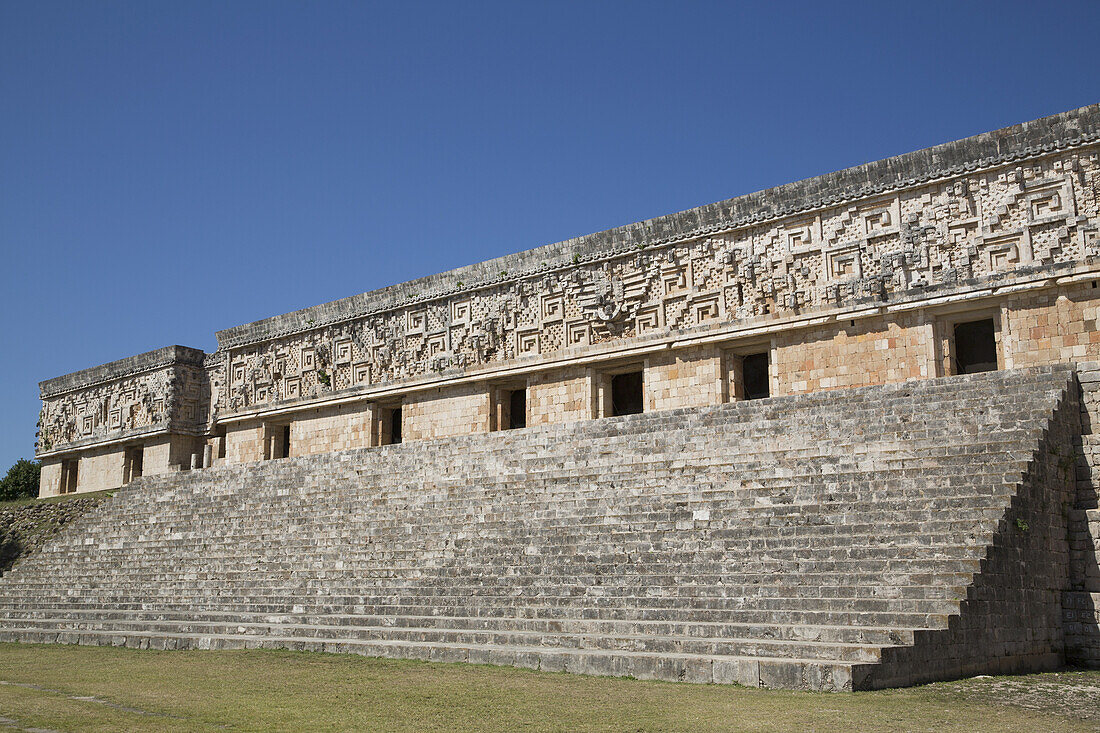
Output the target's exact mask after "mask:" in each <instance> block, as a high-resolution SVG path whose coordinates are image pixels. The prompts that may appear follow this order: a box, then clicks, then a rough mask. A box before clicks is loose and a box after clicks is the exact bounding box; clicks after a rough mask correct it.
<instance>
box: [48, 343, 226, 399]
mask: <svg viewBox="0 0 1100 733" xmlns="http://www.w3.org/2000/svg"><path fill="white" fill-rule="evenodd" d="M205 356H206V355H205V354H204V353H203V352H202V351H200V350H199V349H192V348H190V347H187V346H165V347H163V348H160V349H155V350H154V351H147V352H145V353H144V354H138V355H136V356H129V357H126V358H125V359H119V360H117V361H112V362H108V363H107V364H102V365H100V366H97V367H91V368H90V369H82V370H81V371H79V372H73V373H71V374H66V375H64V376H61V377H54V378H53V379H47V380H44V381H42V382H39V383H38V389H39V391H40V393H41V395H42V399H47V398H50V397H58V396H60V395H63V394H65V393H67V392H72V391H74V390H78V389H87V388H88V387H94V386H95V385H98V384H104V383H107V382H113V381H115V380H118V379H124V378H126V377H132V376H136V375H138V374H145V373H148V372H151V371H153V370H155V369H162V368H164V367H168V366H173V365H176V364H188V365H192V366H197V367H200V368H201V367H202V366H203V359H204V357H205Z"/></svg>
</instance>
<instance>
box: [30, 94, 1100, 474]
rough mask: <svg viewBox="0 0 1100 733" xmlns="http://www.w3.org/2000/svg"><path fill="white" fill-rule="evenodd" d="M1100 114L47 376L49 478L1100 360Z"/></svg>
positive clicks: (243, 459)
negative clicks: (210, 348)
mask: <svg viewBox="0 0 1100 733" xmlns="http://www.w3.org/2000/svg"><path fill="white" fill-rule="evenodd" d="M1098 120H1100V107H1098V106H1096V105H1093V106H1089V107H1084V108H1081V109H1078V110H1075V111H1072V112H1067V113H1065V114H1060V115H1055V116H1053V117H1048V118H1044V119H1040V120H1036V121H1034V122H1030V123H1025V124H1022V125H1017V126H1015V127H1010V128H1006V129H1003V130H999V131H996V132H992V133H987V134H984V135H978V136H976V137H972V138H968V139H966V140H961V141H958V142H954V143H948V144H946V145H940V146H937V147H934V148H930V149H927V150H921V151H917V152H914V153H909V154H906V155H900V156H897V157H894V158H890V159H887V160H883V161H879V162H876V163H869V164H867V165H862V166H858V167H855V168H849V169H847V170H843V171H839V172H836V173H831V174H828V175H823V176H819V177H816V178H812V179H808V180H805V181H800V182H797V183H792V184H788V185H785V186H780V187H778V188H774V189H769V190H766V191H761V192H758V193H754V194H749V195H747V196H741V197H738V198H734V199H730V200H728V201H723V202H720V203H716V204H711V205H708V206H702V207H699V208H697V209H692V210H689V211H685V212H681V213H679V214H673V215H670V216H664V217H660V218H657V219H652V220H649V221H645V222H641V223H638V224H632V225H628V226H624V227H620V228H618V229H612V230H609V231H606V232H600V233H598V234H593V235H589V236H586V237H580V238H578V239H573V240H569V241H565V242H560V243H558V244H552V245H548V246H544V247H539V248H537V249H533V250H528V251H526V252H521V253H518V254H515V255H509V256H506V257H501V258H499V259H495V260H491V261H488V262H483V263H480V264H477V265H471V266H469V267H463V268H460V269H457V270H452V271H450V272H445V273H442V274H439V275H433V276H430V277H425V278H421V279H419V280H414V281H412V282H408V283H404V284H402V285H396V286H392V287H388V288H384V289H382V290H377V291H373V292H369V293H364V294H362V295H357V296H353V297H350V298H345V299H343V300H337V301H334V302H331V303H326V304H323V305H319V306H315V307H312V308H307V309H305V310H301V311H296V312H294V313H288V314H285V315H281V316H275V317H273V318H268V319H266V320H263V321H258V322H256V323H250V324H246V325H243V326H237V327H235V328H229V329H226V330H224V331H220V332H218V334H217V337H218V344H219V347H218V350H217V351H216V352H215V353H213V354H209V355H204V354H202V353H201V352H199V351H197V350H194V349H188V348H184V347H180V346H175V347H167V348H164V349H159V350H157V351H153V352H149V353H147V354H141V355H139V356H135V357H130V358H128V359H123V360H120V361H117V362H112V363H110V364H105V365H103V366H99V367H95V368H92V369H88V370H84V371H81V372H77V373H75V374H70V375H67V376H64V377H58V378H56V379H51V380H47V381H45V382H42V383H41V384H40V388H41V393H42V401H43V408H42V414H41V421H40V428H39V429H40V434H39V442H38V456H39V458H41V459H42V462H43V472H42V484H41V492H40V493H41V495H42V496H51V495H54V494H58V493H65V492H72V491H78V492H79V491H95V490H100V489H109V488H116V487H118V486H121V485H124V484H126V483H127V482H128V481H129V480H131V479H132V478H135V477H137V476H140V475H143V474H145V475H151V474H157V473H162V472H167V471H179V470H184V471H186V470H190V469H192V468H198V467H203V466H211V465H218V464H219V463H247V462H251V461H261V460H269V459H274V458H281V457H287V456H300V455H308V454H313V453H323V452H329V451H339V450H346V449H350V448H360V447H370V446H378V445H384V444H387V443H391V442H398V441H415V440H422V439H426V438H440V437H447V436H455V435H465V434H472V433H485V432H491V431H496V430H506V429H508V428H513V427H517V426H528V425H530V426H534V425H543V424H549V423H565V422H571V421H576V420H588V419H594V418H600V417H604V416H608V415H617V414H625V413H632V412H643V411H644V412H650V411H658V410H668V409H672V408H680V407H693V406H703V405H711V404H717V403H723V402H728V401H733V400H742V399H750V398H754V397H767V396H778V395H794V394H800V393H804V392H814V391H818V390H829V389H838V388H845V387H859V386H865V385H874V384H887V383H892V382H898V381H902V380H907V379H919V378H929V377H935V376H943V375H950V374H957V373H965V372H971V371H978V370H984V369H1011V368H1015V367H1024V366H1029V365H1038V364H1053V363H1073V362H1080V361H1091V360H1096V359H1100V345H1098V344H1100V331H1098V330H1097V329H1096V318H1097V303H1098V297H1100V291H1098V290H1097V281H1098V279H1100V209H1098V207H1100V204H1098V198H1100V162H1098V154H1100V145H1098V140H1097V137H1096V135H1097V125H1098Z"/></svg>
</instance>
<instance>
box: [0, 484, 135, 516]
mask: <svg viewBox="0 0 1100 733" xmlns="http://www.w3.org/2000/svg"><path fill="white" fill-rule="evenodd" d="M115 491H116V490H115V489H104V490H103V491H86V492H84V493H81V494H62V495H60V496H47V497H46V498H45V499H39V498H38V497H29V498H26V499H11V500H9V501H0V511H3V510H4V509H18V508H19V507H21V506H30V505H31V504H60V503H61V502H64V501H71V500H73V499H88V498H92V499H107V498H109V497H112V496H114V495H115Z"/></svg>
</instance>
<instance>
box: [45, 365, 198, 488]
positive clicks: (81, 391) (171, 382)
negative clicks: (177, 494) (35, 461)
mask: <svg viewBox="0 0 1100 733" xmlns="http://www.w3.org/2000/svg"><path fill="white" fill-rule="evenodd" d="M205 356H206V355H205V354H204V353H203V352H202V351H199V350H198V349H189V348H187V347H185V346H167V347H165V348H163V349H157V350H156V351H150V352H147V353H145V354H139V355H138V356H132V357H129V358H126V359H120V360H119V361H114V362H111V363H109V364H104V365H103V366H99V367H94V368H92V369H85V370H83V371H80V372H75V373H73V374H69V375H66V376H64V377H58V378H56V379H48V380H46V381H44V382H40V383H39V389H40V391H41V394H42V403H43V404H42V413H41V416H40V418H39V425H38V444H37V446H38V457H39V458H40V459H41V460H42V478H41V484H40V490H39V496H43V497H45V496H55V495H57V494H63V493H75V492H87V491H99V490H101V489H113V488H117V487H119V486H122V485H123V484H126V483H129V482H130V481H131V480H132V479H135V478H137V477H140V476H141V475H155V474H158V473H164V472H166V471H177V470H181V469H183V470H186V469H189V468H191V466H192V463H193V459H192V456H193V455H194V454H195V453H196V452H197V451H201V449H202V446H203V444H204V442H205V439H204V437H203V436H204V435H205V434H206V432H207V431H208V429H209V426H208V418H209V412H210V391H209V382H208V380H207V377H206V367H205ZM138 451H140V452H138ZM138 455H140V459H139V458H138V457H137V456H138Z"/></svg>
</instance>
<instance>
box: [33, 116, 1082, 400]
mask: <svg viewBox="0 0 1100 733" xmlns="http://www.w3.org/2000/svg"><path fill="white" fill-rule="evenodd" d="M1097 143H1100V104H1094V105H1089V106H1087V107H1081V108H1080V109H1076V110H1072V111H1069V112H1064V113H1062V114H1058V115H1052V116H1050V117H1044V118H1041V119H1038V120H1034V121H1031V122H1025V123H1022V124H1019V125H1013V126H1011V127H1006V128H1003V129H1001V130H996V131H993V132H987V133H983V134H981V135H975V136H973V137H968V138H965V139H963V140H958V141H955V142H949V143H944V144H942V145H937V146H934V147H931V148H926V149H924V150H918V151H914V152H911V153H905V154H903V155H898V156H894V157H891V158H886V159H884V160H879V161H875V162H873V163H866V164H864V165H860V166H855V167H852V168H846V169H844V170H840V171H836V172H833V173H827V174H825V175H821V176H816V177H814V178H808V179H805V180H802V181H797V182H794V183H788V184H785V185H783V186H778V187H775V188H770V189H766V190H764V191H758V192H756V193H750V194H747V195H744V196H739V197H736V198H733V199H728V200H726V201H721V202H718V203H714V204H708V205H706V206H700V207H697V208H694V209H689V210H687V211H682V212H679V213H676V214H670V215H668V216H662V217H658V218H656V219H649V220H647V221H643V222H638V223H635V224H629V225H626V226H622V227H618V228H615V229H609V230H607V231H603V232H598V233H596V234H590V235H586V236H583V237H578V238H575V239H569V240H566V241H564V242H558V243H556V244H549V245H545V246H543V247H538V248H535V249H531V250H527V251H524V252H518V253H516V254H511V255H506V256H504V257H499V258H496V259H492V260H488V261H486V262H482V263H479V264H475V265H468V266H466V267H461V268H457V269H454V270H450V271H448V272H444V273H439V274H436V275H430V276H427V277H423V278H419V279H417V280H412V281H409V282H406V283H402V284H399V285H393V286H389V287H386V288H382V289H380V290H374V291H371V292H368V293H362V294H360V295H354V296H351V297H348V298H343V299H341V300H336V301H332V302H330V303H324V304H321V305H317V306H312V307H310V308H305V309H303V310H299V311H294V312H292V313H287V314H284V315H279V316H274V317H272V318H267V319H264V320H261V321H256V322H253V323H249V324H244V325H241V326H236V327H233V328H228V329H225V330H222V331H219V332H218V333H217V338H218V344H219V350H224V349H228V348H237V347H242V346H247V345H251V344H256V343H261V342H265V341H269V340H271V339H274V338H280V337H284V336H288V335H291V334H295V333H302V332H307V331H312V330H316V329H318V328H322V327H324V326H328V325H331V324H335V323H340V322H343V321H348V320H353V319H357V318H362V317H364V316H368V315H371V314H375V313H381V312H387V311H393V310H397V309H400V308H404V307H407V306H410V305H415V304H419V303H425V302H428V301H434V300H438V299H441V298H446V297H451V296H454V295H457V294H460V293H466V292H473V291H477V290H481V289H484V288H487V287H493V286H498V285H501V284H504V283H509V282H515V281H519V280H524V279H528V278H532V277H538V276H541V275H544V274H547V273H550V272H554V271H558V270H562V269H568V268H571V267H574V266H576V265H579V264H588V263H592V262H595V261H599V260H601V259H605V258H609V257H616V256H621V255H622V254H624V253H627V252H630V251H632V250H637V249H645V248H650V247H660V246H663V245H667V244H670V243H674V242H680V241H685V240H690V239H695V238H698V237H703V236H707V235H712V234H717V233H720V232H725V231H729V230H733V229H738V228H742V227H745V226H751V225H756V224H762V223H765V222H768V221H773V220H776V219H780V218H785V217H789V216H793V215H797V214H801V213H805V212H809V211H813V210H815V209H821V208H828V207H835V206H840V205H843V204H845V203H847V202H849V201H854V200H859V199H864V198H867V197H872V196H876V195H884V194H888V193H893V192H896V191H899V190H903V189H906V188H911V187H914V186H919V185H922V184H927V183H929V182H933V181H936V180H940V179H945V178H950V177H954V176H959V175H965V174H968V173H972V172H977V171H981V170H987V169H989V168H995V167H998V166H1003V165H1006V164H1011V163H1013V162H1021V161H1024V160H1029V159H1033V158H1037V157H1041V156H1045V155H1049V154H1051V153H1055V152H1059V151H1064V150H1070V149H1074V148H1079V147H1082V146H1086V145H1093V144H1097ZM51 381H52V380H51Z"/></svg>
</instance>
